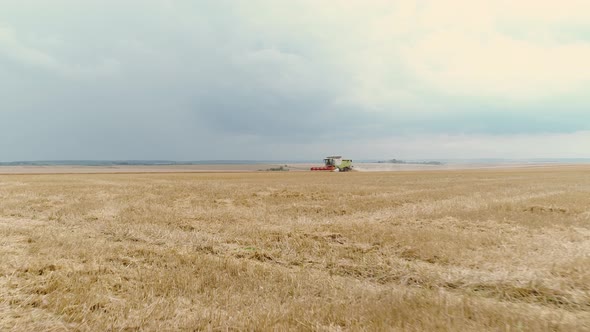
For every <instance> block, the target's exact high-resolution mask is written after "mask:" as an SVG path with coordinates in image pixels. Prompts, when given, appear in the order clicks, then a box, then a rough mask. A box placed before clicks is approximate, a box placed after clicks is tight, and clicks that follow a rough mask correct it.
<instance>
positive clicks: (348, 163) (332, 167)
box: [311, 156, 352, 172]
mask: <svg viewBox="0 0 590 332" xmlns="http://www.w3.org/2000/svg"><path fill="white" fill-rule="evenodd" d="M311 170H312V171H330V172H348V171H351V170H352V160H350V159H342V156H330V157H326V159H324V166H323V167H312V168H311Z"/></svg>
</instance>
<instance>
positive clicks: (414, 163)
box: [377, 159, 443, 165]
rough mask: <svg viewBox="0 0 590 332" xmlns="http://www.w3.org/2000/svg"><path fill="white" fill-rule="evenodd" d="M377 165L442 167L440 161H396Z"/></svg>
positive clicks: (384, 161) (386, 161)
mask: <svg viewBox="0 0 590 332" xmlns="http://www.w3.org/2000/svg"><path fill="white" fill-rule="evenodd" d="M377 163H379V164H413V165H442V164H443V163H441V162H440V161H405V160H398V159H390V160H382V161H378V162H377Z"/></svg>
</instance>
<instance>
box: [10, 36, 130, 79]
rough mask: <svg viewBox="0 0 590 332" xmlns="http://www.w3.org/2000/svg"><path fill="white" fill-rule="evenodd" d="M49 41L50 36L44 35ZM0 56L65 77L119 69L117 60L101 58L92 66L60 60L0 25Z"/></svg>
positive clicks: (88, 75)
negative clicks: (29, 44)
mask: <svg viewBox="0 0 590 332" xmlns="http://www.w3.org/2000/svg"><path fill="white" fill-rule="evenodd" d="M46 38H48V40H50V41H51V39H50V37H46ZM0 56H4V57H7V58H9V59H11V60H12V61H15V62H17V63H20V64H21V65H25V66H29V67H33V68H40V69H43V70H46V71H49V72H52V73H55V74H58V75H60V76H63V77H67V78H94V77H100V76H105V75H112V74H114V73H116V72H117V71H118V69H119V63H118V61H116V60H114V59H103V60H101V61H100V62H99V63H98V64H96V65H93V66H81V65H76V64H70V63H67V62H65V61H61V60H59V59H58V58H56V57H55V56H53V55H51V54H50V53H48V52H45V51H43V50H41V49H38V48H35V47H31V46H28V45H25V44H24V43H23V42H22V41H20V40H19V39H18V37H17V34H16V33H15V31H14V29H12V28H10V27H7V26H0Z"/></svg>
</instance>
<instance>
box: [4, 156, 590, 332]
mask: <svg viewBox="0 0 590 332" xmlns="http://www.w3.org/2000/svg"><path fill="white" fill-rule="evenodd" d="M0 330H2V331H4V330H15V331H33V330H44V331H176V330H181V331H182V330H188V331H192V330H194V331H199V330H205V331H207V330H211V331H226V330H304V331H305V330H309V331H312V330H313V331H342V330H366V331H376V330H400V331H422V330H426V331H587V330H590V167H587V166H562V167H537V168H514V169H489V170H446V171H407V172H351V173H315V172H268V173H266V172H259V173H256V172H253V173H225V174H214V173H211V174H209V173H207V174H175V173H162V174H40V175H26V174H25V175H0Z"/></svg>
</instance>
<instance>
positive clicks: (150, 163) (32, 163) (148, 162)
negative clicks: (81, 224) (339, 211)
mask: <svg viewBox="0 0 590 332" xmlns="http://www.w3.org/2000/svg"><path fill="white" fill-rule="evenodd" d="M267 163H271V162H269V161H260V160H199V161H173V160H40V161H10V162H0V166H156V165H164V166H170V165H252V164H267ZM272 163H274V162H272Z"/></svg>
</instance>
